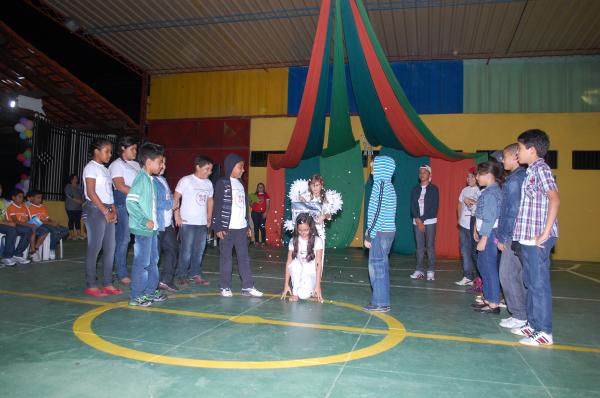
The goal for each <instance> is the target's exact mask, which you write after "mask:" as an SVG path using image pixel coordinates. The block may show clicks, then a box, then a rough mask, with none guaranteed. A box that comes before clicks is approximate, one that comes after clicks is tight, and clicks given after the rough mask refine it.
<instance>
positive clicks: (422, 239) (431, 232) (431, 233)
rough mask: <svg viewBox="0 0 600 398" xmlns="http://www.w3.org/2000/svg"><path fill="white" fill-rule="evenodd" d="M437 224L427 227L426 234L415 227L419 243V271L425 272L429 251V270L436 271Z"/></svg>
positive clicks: (416, 238) (416, 239)
mask: <svg viewBox="0 0 600 398" xmlns="http://www.w3.org/2000/svg"><path fill="white" fill-rule="evenodd" d="M436 226H437V224H428V225H425V232H421V231H419V227H417V226H416V225H413V230H414V232H415V241H416V242H417V253H416V254H417V271H421V272H425V265H424V258H425V251H427V270H428V271H435V229H436Z"/></svg>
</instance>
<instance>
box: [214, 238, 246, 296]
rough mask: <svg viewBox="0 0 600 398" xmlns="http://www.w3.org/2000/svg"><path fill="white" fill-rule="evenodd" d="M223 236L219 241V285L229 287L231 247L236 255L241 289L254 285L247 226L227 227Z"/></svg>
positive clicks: (231, 267)
mask: <svg viewBox="0 0 600 398" xmlns="http://www.w3.org/2000/svg"><path fill="white" fill-rule="evenodd" d="M225 233H226V235H225V238H224V239H222V240H221V241H220V242H219V252H220V256H219V270H220V277H219V287H220V288H221V289H231V272H232V270H233V258H232V255H233V248H234V247H235V254H236V255H237V261H238V271H239V273H240V278H241V279H242V289H249V288H251V287H254V281H253V280H252V271H251V270H250V257H249V256H248V228H243V229H228V230H226V231H225Z"/></svg>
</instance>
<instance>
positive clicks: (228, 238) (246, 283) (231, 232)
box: [212, 153, 263, 297]
mask: <svg viewBox="0 0 600 398" xmlns="http://www.w3.org/2000/svg"><path fill="white" fill-rule="evenodd" d="M243 174H244V159H242V158H241V157H240V156H238V155H236V154H233V153H232V154H229V155H227V157H226V158H225V176H224V177H222V178H221V179H219V181H217V184H216V187H215V211H214V213H213V222H212V228H213V230H214V231H215V233H216V235H217V237H218V238H219V239H221V242H220V244H219V249H220V254H221V256H220V258H219V269H220V279H219V287H220V288H221V296H223V297H231V296H232V295H233V293H232V292H231V272H232V268H233V262H232V261H233V260H232V254H233V248H234V247H235V253H236V255H237V259H238V269H239V273H240V277H241V278H242V295H243V296H253V297H261V296H262V295H263V294H262V293H261V292H259V291H258V290H256V289H255V288H254V282H253V280H252V271H251V270H250V258H249V257H248V236H249V235H248V234H249V233H250V229H249V228H248V212H247V208H248V202H247V198H246V189H245V188H244V186H243V185H242V183H241V181H240V178H242V175H243Z"/></svg>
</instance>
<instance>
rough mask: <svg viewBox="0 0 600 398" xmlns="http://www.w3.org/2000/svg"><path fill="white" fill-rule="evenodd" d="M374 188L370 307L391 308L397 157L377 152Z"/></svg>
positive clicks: (368, 238)
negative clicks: (394, 178)
mask: <svg viewBox="0 0 600 398" xmlns="http://www.w3.org/2000/svg"><path fill="white" fill-rule="evenodd" d="M371 166H372V167H371V174H373V190H372V191H371V198H370V199H369V209H368V212H367V214H368V215H367V230H366V231H365V247H366V248H367V249H370V250H369V278H370V280H371V288H372V289H373V296H372V298H371V304H368V305H366V306H364V307H363V308H364V309H365V310H367V311H374V312H388V311H389V310H390V272H389V269H390V260H389V254H390V249H391V248H392V243H393V242H394V236H395V235H396V191H395V190H394V186H393V185H392V176H393V175H394V170H395V168H396V163H395V162H394V159H392V158H391V157H389V156H377V157H375V159H374V160H373V163H371Z"/></svg>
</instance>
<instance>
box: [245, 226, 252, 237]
mask: <svg viewBox="0 0 600 398" xmlns="http://www.w3.org/2000/svg"><path fill="white" fill-rule="evenodd" d="M246 235H248V237H249V238H251V237H252V229H251V228H248V232H246Z"/></svg>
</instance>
